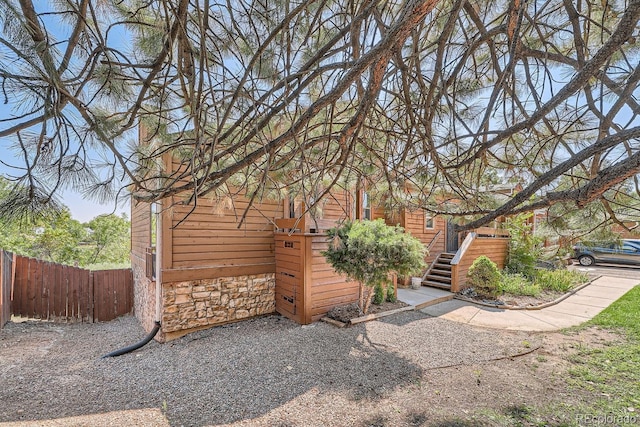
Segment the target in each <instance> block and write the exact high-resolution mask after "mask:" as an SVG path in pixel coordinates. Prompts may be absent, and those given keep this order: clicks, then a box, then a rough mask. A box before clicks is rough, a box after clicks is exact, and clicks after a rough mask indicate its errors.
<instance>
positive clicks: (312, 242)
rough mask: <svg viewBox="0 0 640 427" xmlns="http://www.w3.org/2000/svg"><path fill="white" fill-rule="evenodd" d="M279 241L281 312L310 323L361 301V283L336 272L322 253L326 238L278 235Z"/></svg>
mask: <svg viewBox="0 0 640 427" xmlns="http://www.w3.org/2000/svg"><path fill="white" fill-rule="evenodd" d="M275 242H276V248H275V251H276V311H277V312H278V313H280V314H282V315H283V316H286V317H288V318H290V319H292V320H295V321H296V322H298V323H302V324H309V323H311V322H314V321H316V320H319V319H320V318H321V317H322V316H324V315H325V314H326V313H327V312H328V311H329V310H331V309H332V308H333V307H335V306H337V305H342V304H348V303H351V302H356V301H358V291H359V286H358V284H357V283H356V282H349V281H347V280H346V278H345V277H344V276H342V275H339V274H338V273H336V272H335V270H334V269H333V268H332V267H331V266H330V265H329V264H328V263H327V261H326V260H325V258H324V257H323V256H322V254H321V252H322V251H323V250H325V249H326V248H327V244H328V243H327V236H326V235H324V234H292V235H291V236H289V235H287V233H276V235H275Z"/></svg>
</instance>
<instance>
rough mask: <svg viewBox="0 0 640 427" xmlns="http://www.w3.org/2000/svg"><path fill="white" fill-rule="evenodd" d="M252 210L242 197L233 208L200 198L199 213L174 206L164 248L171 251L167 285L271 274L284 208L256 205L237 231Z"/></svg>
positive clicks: (267, 203) (278, 204) (277, 204)
mask: <svg viewBox="0 0 640 427" xmlns="http://www.w3.org/2000/svg"><path fill="white" fill-rule="evenodd" d="M248 205H249V203H248V201H247V200H246V199H244V198H241V197H238V198H236V199H235V200H234V201H233V203H216V202H214V201H212V200H210V199H201V200H199V201H198V206H196V207H195V208H193V206H181V205H175V206H173V207H172V208H171V209H170V211H171V216H170V217H168V220H169V221H171V222H170V224H169V228H170V229H171V234H170V236H167V235H166V234H167V233H163V243H165V244H168V245H169V247H170V254H169V258H170V259H169V260H167V259H166V258H167V257H164V258H165V259H164V260H163V264H164V266H165V269H166V270H165V271H164V272H163V274H164V276H163V282H173V281H181V280H197V279H204V278H214V277H221V276H222V275H230V273H233V272H234V271H236V270H237V275H240V274H260V273H266V272H273V271H274V268H275V252H274V241H273V229H274V223H273V219H274V218H277V217H280V216H282V203H281V202H277V201H263V202H255V203H254V205H253V206H251V207H250V208H249V210H248V211H247V212H246V216H245V218H244V221H243V223H242V225H241V226H240V227H238V224H239V222H240V219H241V217H242V216H243V215H244V214H245V210H246V209H247V207H248ZM164 221H165V219H164V217H163V222H164ZM163 226H164V224H163ZM163 253H165V252H163ZM216 271H217V272H218V273H220V274H216ZM223 271H224V272H225V273H224V274H222V272H223ZM212 274H214V275H213V276H212Z"/></svg>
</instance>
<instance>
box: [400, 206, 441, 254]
mask: <svg viewBox="0 0 640 427" xmlns="http://www.w3.org/2000/svg"><path fill="white" fill-rule="evenodd" d="M400 225H401V226H403V227H404V229H405V230H406V231H408V232H409V233H411V235H412V236H414V237H415V238H417V239H419V240H420V241H421V242H422V243H423V244H424V245H425V246H427V245H429V244H430V243H431V242H432V240H433V239H434V237H436V235H437V234H438V232H439V231H440V234H439V235H438V237H437V239H436V240H435V242H434V244H433V246H432V247H431V249H430V250H429V254H428V255H427V256H426V257H425V261H426V262H428V263H430V262H432V261H433V260H434V259H436V257H437V256H438V254H440V253H442V252H444V251H445V249H446V246H445V245H446V238H445V236H446V231H447V221H446V220H445V219H444V218H443V217H442V216H435V217H434V218H433V228H426V227H425V213H424V211H422V210H417V211H413V212H410V211H405V212H404V214H403V215H402V223H401V224H400Z"/></svg>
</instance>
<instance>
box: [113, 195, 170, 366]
mask: <svg viewBox="0 0 640 427" xmlns="http://www.w3.org/2000/svg"><path fill="white" fill-rule="evenodd" d="M158 207H159V208H160V209H156V210H155V212H154V213H153V214H154V215H156V277H155V279H156V316H155V321H154V326H153V329H152V330H151V332H149V334H148V335H147V336H146V337H144V338H143V339H142V341H140V342H137V343H136V344H133V345H130V346H128V347H124V348H121V349H119V350H115V351H112V352H111V353H107V354H105V355H104V356H102V359H104V358H107V357H116V356H122V355H123V354H127V353H131V352H132V351H134V350H137V349H139V348H141V347H144V346H145V345H147V344H148V343H149V342H150V341H151V340H152V339H153V338H154V337H155V336H156V334H157V333H158V331H159V330H160V326H161V324H160V321H161V320H162V224H161V219H162V216H161V215H160V213H159V212H158V211H160V212H161V211H162V204H160V203H158Z"/></svg>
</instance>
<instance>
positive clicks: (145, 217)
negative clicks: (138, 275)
mask: <svg viewBox="0 0 640 427" xmlns="http://www.w3.org/2000/svg"><path fill="white" fill-rule="evenodd" d="M150 245H151V204H150V203H144V202H136V201H134V200H132V201H131V265H132V266H133V267H138V268H141V269H142V270H143V271H144V267H145V253H146V249H147V247H149V246H150Z"/></svg>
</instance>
